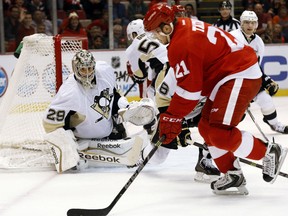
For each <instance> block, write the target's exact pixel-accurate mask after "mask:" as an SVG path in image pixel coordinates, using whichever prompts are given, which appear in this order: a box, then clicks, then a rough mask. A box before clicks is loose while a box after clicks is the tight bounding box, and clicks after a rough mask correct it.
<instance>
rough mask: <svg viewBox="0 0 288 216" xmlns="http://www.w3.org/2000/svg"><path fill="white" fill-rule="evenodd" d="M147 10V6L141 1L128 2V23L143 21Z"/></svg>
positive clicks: (132, 0) (131, 0)
mask: <svg viewBox="0 0 288 216" xmlns="http://www.w3.org/2000/svg"><path fill="white" fill-rule="evenodd" d="M147 10H148V6H147V4H146V3H144V1H143V0H130V4H129V5H128V19H129V21H132V20H135V19H143V18H144V16H145V14H146V12H147Z"/></svg>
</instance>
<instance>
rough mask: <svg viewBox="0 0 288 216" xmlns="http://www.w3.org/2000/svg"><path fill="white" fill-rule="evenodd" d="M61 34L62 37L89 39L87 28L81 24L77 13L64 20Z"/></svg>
mask: <svg viewBox="0 0 288 216" xmlns="http://www.w3.org/2000/svg"><path fill="white" fill-rule="evenodd" d="M59 34H61V35H62V36H68V37H69V36H83V37H87V33H86V30H85V28H83V27H82V25H81V23H80V22H79V17H78V15H77V13H76V12H72V13H70V14H69V17H68V19H66V20H64V21H63V23H62V25H61V26H60V30H59Z"/></svg>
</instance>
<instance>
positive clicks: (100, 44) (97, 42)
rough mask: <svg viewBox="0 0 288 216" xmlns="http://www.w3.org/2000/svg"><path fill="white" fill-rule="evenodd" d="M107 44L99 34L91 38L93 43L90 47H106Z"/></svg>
mask: <svg viewBox="0 0 288 216" xmlns="http://www.w3.org/2000/svg"><path fill="white" fill-rule="evenodd" d="M107 48H108V46H107V44H105V39H104V38H103V37H102V36H101V35H96V36H95V37H94V38H93V45H92V46H91V48H90V49H107Z"/></svg>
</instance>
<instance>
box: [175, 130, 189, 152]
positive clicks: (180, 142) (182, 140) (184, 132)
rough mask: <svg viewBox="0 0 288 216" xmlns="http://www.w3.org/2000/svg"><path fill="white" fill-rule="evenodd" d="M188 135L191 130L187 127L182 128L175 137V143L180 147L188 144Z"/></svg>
mask: <svg viewBox="0 0 288 216" xmlns="http://www.w3.org/2000/svg"><path fill="white" fill-rule="evenodd" d="M190 135H191V132H190V130H189V128H188V127H185V128H182V131H181V133H180V134H179V135H178V136H177V137H176V140H177V144H178V145H180V146H182V147H186V146H188V145H189V144H188V143H187V142H186V140H187V139H189V140H192V139H191V136H190Z"/></svg>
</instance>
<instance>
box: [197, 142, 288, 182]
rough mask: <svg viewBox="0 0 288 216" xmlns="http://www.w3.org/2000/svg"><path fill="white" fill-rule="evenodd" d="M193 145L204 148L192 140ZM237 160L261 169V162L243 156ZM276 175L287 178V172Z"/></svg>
mask: <svg viewBox="0 0 288 216" xmlns="http://www.w3.org/2000/svg"><path fill="white" fill-rule="evenodd" d="M193 145H195V146H197V147H199V148H203V149H204V146H203V144H201V143H198V142H194V143H193ZM239 160H240V162H242V163H245V164H248V165H250V166H254V167H257V168H259V169H263V165H261V164H258V163H255V162H253V161H250V160H247V159H244V158H239ZM278 175H280V176H282V177H285V178H288V174H287V173H283V172H279V174H278Z"/></svg>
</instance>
